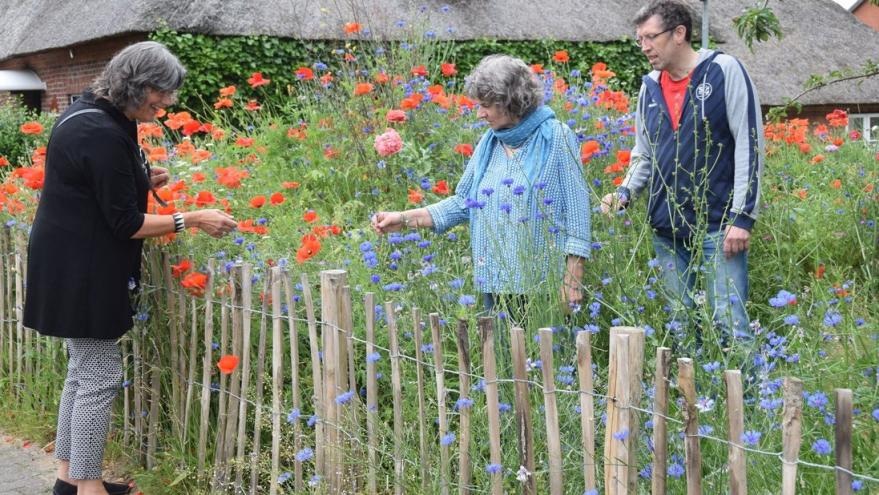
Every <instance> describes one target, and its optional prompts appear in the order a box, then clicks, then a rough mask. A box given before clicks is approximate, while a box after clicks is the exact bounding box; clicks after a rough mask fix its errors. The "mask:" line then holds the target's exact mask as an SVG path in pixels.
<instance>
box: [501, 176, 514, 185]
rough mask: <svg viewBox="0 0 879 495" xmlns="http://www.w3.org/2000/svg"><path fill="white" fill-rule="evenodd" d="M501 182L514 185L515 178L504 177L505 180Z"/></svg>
mask: <svg viewBox="0 0 879 495" xmlns="http://www.w3.org/2000/svg"><path fill="white" fill-rule="evenodd" d="M501 184H503V185H505V186H507V187H509V186H512V185H513V178H512V177H507V178H506V179H504V180H502V181H501Z"/></svg>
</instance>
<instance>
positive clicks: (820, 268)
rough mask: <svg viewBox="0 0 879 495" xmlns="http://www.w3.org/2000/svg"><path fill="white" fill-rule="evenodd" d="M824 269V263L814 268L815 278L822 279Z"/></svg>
mask: <svg viewBox="0 0 879 495" xmlns="http://www.w3.org/2000/svg"><path fill="white" fill-rule="evenodd" d="M825 271H826V269H825V268H824V263H821V264H819V265H818V266H817V267H815V278H824V272H825Z"/></svg>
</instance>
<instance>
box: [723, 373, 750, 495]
mask: <svg viewBox="0 0 879 495" xmlns="http://www.w3.org/2000/svg"><path fill="white" fill-rule="evenodd" d="M723 381H724V383H725V384H726V404H727V406H726V414H727V417H728V420H729V442H730V445H729V489H730V493H731V494H732V495H747V494H748V477H747V472H746V470H745V450H744V449H743V448H742V442H743V440H742V436H743V435H744V433H745V403H744V400H743V399H742V372H741V371H739V370H726V371H724V372H723Z"/></svg>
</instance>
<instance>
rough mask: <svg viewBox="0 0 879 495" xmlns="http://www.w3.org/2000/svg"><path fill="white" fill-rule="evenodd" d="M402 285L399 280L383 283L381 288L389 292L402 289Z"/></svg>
mask: <svg viewBox="0 0 879 495" xmlns="http://www.w3.org/2000/svg"><path fill="white" fill-rule="evenodd" d="M404 287H405V285H403V284H401V283H399V282H393V283H390V284H387V285H385V286H384V287H382V288H383V289H384V290H386V291H389V292H399V291H401V290H403V288H404Z"/></svg>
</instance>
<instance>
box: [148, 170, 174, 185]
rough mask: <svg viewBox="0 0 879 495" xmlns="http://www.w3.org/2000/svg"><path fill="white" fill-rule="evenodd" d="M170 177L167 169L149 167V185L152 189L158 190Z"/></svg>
mask: <svg viewBox="0 0 879 495" xmlns="http://www.w3.org/2000/svg"><path fill="white" fill-rule="evenodd" d="M170 178H171V175H170V174H169V173H168V169H167V168H162V167H151V168H150V185H151V186H152V188H153V189H158V188H160V187H162V186H164V185H165V184H167V183H168V179H170Z"/></svg>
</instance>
